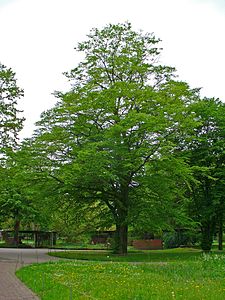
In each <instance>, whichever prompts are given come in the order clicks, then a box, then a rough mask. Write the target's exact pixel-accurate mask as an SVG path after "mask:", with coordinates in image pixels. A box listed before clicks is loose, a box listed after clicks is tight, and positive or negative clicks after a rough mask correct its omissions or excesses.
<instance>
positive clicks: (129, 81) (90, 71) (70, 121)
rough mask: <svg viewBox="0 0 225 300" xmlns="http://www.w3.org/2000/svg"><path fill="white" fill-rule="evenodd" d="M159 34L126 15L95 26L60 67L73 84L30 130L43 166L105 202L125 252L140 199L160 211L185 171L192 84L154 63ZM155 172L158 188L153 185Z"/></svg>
mask: <svg viewBox="0 0 225 300" xmlns="http://www.w3.org/2000/svg"><path fill="white" fill-rule="evenodd" d="M159 42H160V40H159V39H157V38H155V36H154V35H153V34H144V33H142V32H136V31H134V30H133V29H132V27H131V25H130V24H129V23H125V24H117V25H108V26H106V27H105V28H103V29H102V30H99V29H93V30H92V31H91V32H90V34H89V35H88V39H87V40H86V41H85V42H83V43H80V44H78V47H77V50H78V51H81V52H83V53H84V60H83V61H82V62H81V63H80V64H79V65H78V66H77V67H76V68H74V69H73V70H72V71H71V72H69V73H67V74H66V75H67V77H68V78H69V79H70V80H71V83H72V88H71V90H70V91H69V92H67V93H57V96H58V99H59V100H58V103H57V105H56V106H55V107H54V108H53V109H51V110H49V111H47V112H45V113H43V114H42V117H41V121H40V122H39V123H38V126H39V127H38V129H37V131H36V155H37V156H39V164H40V165H41V164H42V166H43V167H42V170H43V171H44V172H48V176H50V177H51V178H55V180H56V181H58V182H60V183H62V186H63V191H64V193H69V194H71V195H73V200H74V201H79V202H82V201H84V202H85V203H90V204H91V203H93V201H97V202H99V203H102V205H104V206H107V207H108V210H109V211H110V212H111V214H112V217H113V219H114V223H115V225H116V237H115V251H116V252H117V253H123V254H124V253H126V252H127V231H128V225H129V224H131V222H133V221H134V219H136V218H137V216H138V215H141V212H143V211H144V210H145V209H146V207H148V209H149V211H150V208H151V205H152V207H153V206H154V208H153V209H152V215H150V216H149V217H150V218H151V217H152V218H153V217H154V212H155V211H157V213H156V214H157V215H159V214H163V215H164V216H166V208H169V207H170V208H171V207H172V206H171V205H172V204H171V203H174V201H175V202H177V206H179V204H178V203H179V202H181V199H182V197H183V191H184V186H185V184H186V182H187V179H188V178H189V177H190V172H189V169H188V165H187V164H186V163H185V161H184V160H183V159H180V158H178V157H177V156H176V151H175V150H176V147H177V143H180V141H181V140H184V139H187V138H190V134H191V131H192V128H193V125H194V123H195V121H194V119H193V114H191V112H190V109H189V104H190V103H192V102H195V101H196V100H197V99H198V97H199V95H198V90H191V89H190V88H189V86H188V85H187V84H186V83H184V82H180V81H176V80H175V77H174V69H173V68H170V67H167V66H164V65H160V63H159V61H158V60H159V55H160V51H161V49H160V47H159V46H158V43H159ZM177 136H179V139H177ZM157 164H158V166H159V165H161V166H162V169H161V170H159V169H158V168H157ZM163 166H164V169H163ZM169 166H171V168H170V167H169ZM163 170H164V171H163ZM181 170H182V171H181ZM152 172H154V175H155V176H153V173H152ZM157 172H158V174H159V176H158V178H160V180H161V187H160V185H158V186H159V187H160V189H161V190H156V189H155V188H154V187H153V186H154V184H153V182H154V180H156V177H157V176H156V174H157ZM163 173H164V174H165V176H166V178H167V180H165V184H164V185H163ZM168 178H170V179H171V180H169V179H168ZM173 178H174V181H173V180H172V179H173ZM179 186H180V188H178V187H179ZM170 187H171V189H170ZM172 188H175V189H173V190H172ZM162 190H164V191H165V194H163V195H162V193H161V191H162ZM150 199H152V201H150ZM163 203H164V204H163ZM180 207H182V205H180ZM157 208H158V209H157ZM163 208H164V209H165V210H164V211H163ZM170 211H171V209H170Z"/></svg>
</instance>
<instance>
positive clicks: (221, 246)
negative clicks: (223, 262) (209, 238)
mask: <svg viewBox="0 0 225 300" xmlns="http://www.w3.org/2000/svg"><path fill="white" fill-rule="evenodd" d="M218 242H219V244H218V250H223V215H222V214H221V215H220V218H219V232H218Z"/></svg>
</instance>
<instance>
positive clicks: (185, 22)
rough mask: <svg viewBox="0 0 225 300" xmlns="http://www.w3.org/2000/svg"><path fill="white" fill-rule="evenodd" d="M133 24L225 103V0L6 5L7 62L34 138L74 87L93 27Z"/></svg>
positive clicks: (2, 45)
mask: <svg viewBox="0 0 225 300" xmlns="http://www.w3.org/2000/svg"><path fill="white" fill-rule="evenodd" d="M127 20H128V21H130V22H131V23H132V24H133V26H134V28H135V29H142V30H144V31H145V32H154V33H155V35H156V36H157V37H159V38H161V39H162V40H163V48H164V50H163V53H162V57H161V60H162V62H163V63H165V64H167V65H170V66H174V67H176V69H177V73H178V75H179V76H180V79H182V80H185V81H187V82H188V83H189V84H190V85H191V86H192V87H202V95H203V96H208V97H216V98H220V99H221V100H222V101H225V82H224V81H225V76H224V70H225V59H224V55H225V42H224V41H225V34H224V30H225V0H108V1H107V0H0V61H1V63H3V64H4V65H6V66H7V67H11V68H12V69H13V70H14V71H15V72H16V77H17V79H18V84H19V85H20V87H22V88H23V89H24V90H25V97H24V99H23V100H22V101H21V107H22V109H23V110H24V116H25V117H26V123H25V128H24V130H23V132H22V136H23V137H29V136H30V135H31V133H32V131H33V129H34V125H33V124H34V122H36V121H37V120H38V119H39V116H40V113H41V112H42V111H44V110H46V109H48V108H50V107H52V106H53V105H54V103H55V98H54V97H53V96H52V95H51V93H52V92H53V91H54V90H68V88H69V85H68V84H67V82H66V79H65V78H64V76H63V75H62V72H64V71H68V70H70V69H72V68H73V67H75V65H76V64H77V63H78V62H79V55H78V54H77V53H76V51H75V50H74V47H75V46H76V44H77V42H79V41H83V40H84V39H85V36H86V34H88V33H89V31H90V29H91V28H92V27H103V26H104V25H106V24H108V23H117V22H125V21H127Z"/></svg>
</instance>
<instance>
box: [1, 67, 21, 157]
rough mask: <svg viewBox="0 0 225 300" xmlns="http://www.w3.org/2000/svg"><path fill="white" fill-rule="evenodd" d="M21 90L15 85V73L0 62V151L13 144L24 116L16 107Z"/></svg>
mask: <svg viewBox="0 0 225 300" xmlns="http://www.w3.org/2000/svg"><path fill="white" fill-rule="evenodd" d="M22 96H23V90H22V89H20V88H19V87H18V86H17V83H16V79H15V73H14V72H13V71H12V69H10V68H7V67H6V66H4V65H3V64H1V63H0V151H1V152H2V151H3V149H4V148H7V147H12V146H15V144H16V141H17V139H18V132H19V131H20V130H21V129H22V124H23V121H24V118H23V117H21V116H20V113H21V111H19V110H18V109H17V101H18V100H19V99H20V98H21V97H22Z"/></svg>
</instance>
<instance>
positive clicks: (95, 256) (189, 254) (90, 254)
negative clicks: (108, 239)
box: [49, 248, 222, 262]
mask: <svg viewBox="0 0 225 300" xmlns="http://www.w3.org/2000/svg"><path fill="white" fill-rule="evenodd" d="M214 253H219V254H221V253H222V252H220V251H219V252H216V251H215V252H214ZM49 255H52V256H56V257H59V258H66V259H77V260H91V261H115V262H157V261H158V262H168V261H174V262H176V261H186V260H193V259H195V258H197V257H201V256H202V251H201V250H199V249H193V248H177V249H167V250H151V251H149V250H148V251H137V250H132V251H129V252H128V254H127V255H125V256H124V255H116V254H113V253H112V252H111V251H106V250H105V251H104V250H103V251H91V250H90V251H79V250H77V251H62V252H54V250H53V251H52V252H50V253H49Z"/></svg>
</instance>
